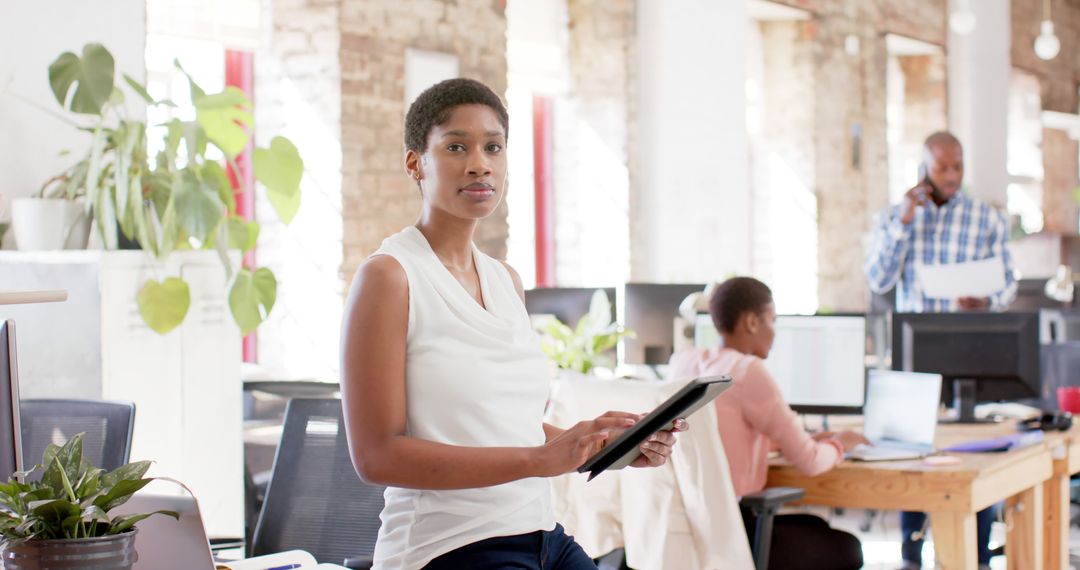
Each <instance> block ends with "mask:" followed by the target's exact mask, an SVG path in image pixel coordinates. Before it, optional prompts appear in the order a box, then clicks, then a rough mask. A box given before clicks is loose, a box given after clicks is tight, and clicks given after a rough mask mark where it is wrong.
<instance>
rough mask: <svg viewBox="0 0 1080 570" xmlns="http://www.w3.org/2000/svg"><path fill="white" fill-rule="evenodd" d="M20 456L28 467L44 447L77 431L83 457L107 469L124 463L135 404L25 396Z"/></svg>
mask: <svg viewBox="0 0 1080 570" xmlns="http://www.w3.org/2000/svg"><path fill="white" fill-rule="evenodd" d="M19 416H20V418H19V420H20V423H21V424H22V425H21V428H22V429H21V431H22V445H23V457H24V458H25V464H26V466H27V467H28V468H29V467H30V466H33V465H35V464H37V463H39V462H40V461H41V456H42V454H44V453H45V448H46V447H47V446H48V445H49V444H50V443H54V444H57V445H63V443H64V442H66V441H67V440H69V439H71V438H72V437H73V436H74V435H76V434H78V433H85V434H86V435H85V436H84V438H83V457H85V458H86V459H87V461H89V462H90V463H92V464H94V465H95V466H97V467H101V468H102V469H105V470H106V471H111V470H113V469H116V468H117V467H120V466H121V465H124V464H125V463H127V462H128V458H129V456H130V455H131V432H132V429H133V427H134V425H135V404H133V403H130V402H105V401H100V400H63V399H40V400H38V399H27V400H23V401H22V402H21V403H20V404H19Z"/></svg>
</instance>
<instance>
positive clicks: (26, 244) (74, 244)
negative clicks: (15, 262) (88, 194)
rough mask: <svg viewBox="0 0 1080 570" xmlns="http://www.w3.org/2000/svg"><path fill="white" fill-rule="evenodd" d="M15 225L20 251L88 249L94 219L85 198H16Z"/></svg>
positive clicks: (12, 207)
mask: <svg viewBox="0 0 1080 570" xmlns="http://www.w3.org/2000/svg"><path fill="white" fill-rule="evenodd" d="M11 225H12V228H13V229H14V232H15V244H16V245H17V246H18V248H19V250H20V251H41V250H55V249H86V240H87V238H88V237H90V218H89V216H87V215H86V206H85V204H84V202H83V200H82V199H81V198H80V199H78V200H59V199H51V198H49V199H47V198H16V199H14V200H12V202H11Z"/></svg>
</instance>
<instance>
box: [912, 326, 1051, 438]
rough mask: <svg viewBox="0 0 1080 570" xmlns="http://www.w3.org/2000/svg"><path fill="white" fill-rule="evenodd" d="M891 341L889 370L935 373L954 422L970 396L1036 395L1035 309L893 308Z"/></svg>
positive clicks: (971, 408)
mask: <svg viewBox="0 0 1080 570" xmlns="http://www.w3.org/2000/svg"><path fill="white" fill-rule="evenodd" d="M892 341H893V343H892V368H893V370H904V371H907V372H930V373H935V374H941V375H942V377H943V379H944V382H943V383H942V388H941V397H942V401H944V402H950V401H951V402H952V403H953V405H954V406H955V408H956V410H957V420H956V421H958V422H962V423H973V422H975V421H976V420H975V402H976V401H1000V400H1010V399H1020V398H1035V397H1038V396H1039V387H1040V382H1041V378H1040V376H1039V374H1040V366H1039V349H1040V345H1039V313H1035V312H1028V313H990V312H978V313H922V314H918V313H896V314H894V315H893V334H892Z"/></svg>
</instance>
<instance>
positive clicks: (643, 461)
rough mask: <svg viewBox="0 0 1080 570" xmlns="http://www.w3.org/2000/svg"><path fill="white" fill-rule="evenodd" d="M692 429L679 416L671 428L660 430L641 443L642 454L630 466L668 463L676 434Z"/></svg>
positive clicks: (654, 465)
mask: <svg viewBox="0 0 1080 570" xmlns="http://www.w3.org/2000/svg"><path fill="white" fill-rule="evenodd" d="M688 429H690V424H689V423H688V422H687V421H686V420H684V419H682V418H679V419H677V420H675V425H674V427H672V428H671V429H670V430H665V431H658V432H656V433H654V434H652V435H651V436H649V439H647V440H646V441H645V443H643V444H641V455H639V456H638V458H637V459H635V460H634V462H633V463H631V464H630V467H660V466H661V465H663V464H665V463H667V459H668V457H670V456H671V451H672V449H673V448H674V447H675V434H676V433H678V432H680V431H686V430H688Z"/></svg>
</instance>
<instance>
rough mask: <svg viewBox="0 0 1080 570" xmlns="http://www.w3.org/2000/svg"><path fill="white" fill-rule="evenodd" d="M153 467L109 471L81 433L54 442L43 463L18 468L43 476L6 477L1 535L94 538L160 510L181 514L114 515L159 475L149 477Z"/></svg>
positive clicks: (0, 500) (0, 498)
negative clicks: (90, 457)
mask: <svg viewBox="0 0 1080 570" xmlns="http://www.w3.org/2000/svg"><path fill="white" fill-rule="evenodd" d="M149 468H150V462H149V461H136V462H133V463H128V464H127V465H123V466H121V467H118V468H116V469H115V470H114V471H110V472H108V473H106V472H105V470H104V469H100V468H98V467H95V466H93V465H91V464H90V462H89V461H87V460H86V458H85V457H83V434H81V433H80V434H78V435H76V436H75V437H73V438H71V440H69V441H68V442H67V443H65V444H64V445H63V446H56V445H49V447H48V448H46V449H45V453H44V455H43V456H42V459H41V463H40V464H38V465H36V466H35V467H34V468H33V469H31V470H30V471H29V472H28V473H17V474H16V475H17V476H19V478H21V479H25V478H26V476H27V475H30V474H34V473H37V472H41V479H40V480H37V481H33V482H30V483H24V482H21V481H20V480H17V479H14V478H13V479H10V480H8V482H7V483H0V541H2V542H3V543H5V544H8V543H14V542H21V541H24V540H49V539H57V538H90V537H96V536H106V535H112V534H117V533H120V532H123V531H125V530H128V529H129V528H131V527H132V526H133V525H134V524H135V523H137V522H139V521H141V520H143V519H145V518H146V517H149V516H152V515H155V514H164V515H168V516H171V517H173V518H177V519H178V518H179V515H178V514H177V513H175V512H173V511H156V512H153V513H145V514H137V515H134V514H133V515H120V516H116V517H110V516H109V511H110V510H112V509H114V508H116V507H118V506H120V505H122V504H124V503H125V502H126V501H127V500H128V499H129V498H131V496H132V495H133V494H135V492H136V491H138V490H139V489H142V488H143V487H145V486H146V485H147V483H149V482H150V481H152V480H153V479H152V478H145V477H143V475H145V474H146V470H147V469H149Z"/></svg>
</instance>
